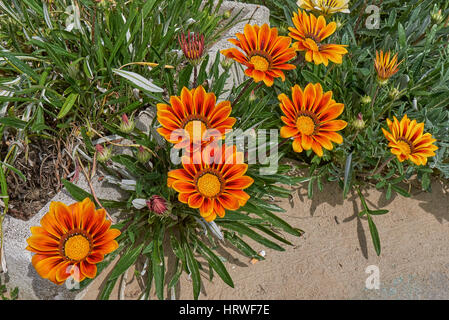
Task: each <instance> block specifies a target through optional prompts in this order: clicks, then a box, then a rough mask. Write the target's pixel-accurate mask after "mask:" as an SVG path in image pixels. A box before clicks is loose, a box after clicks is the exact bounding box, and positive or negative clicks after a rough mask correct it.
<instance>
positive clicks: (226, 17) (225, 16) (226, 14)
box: [223, 10, 231, 19]
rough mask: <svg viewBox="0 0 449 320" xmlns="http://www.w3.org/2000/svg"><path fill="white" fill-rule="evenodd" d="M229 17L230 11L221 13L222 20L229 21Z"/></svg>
mask: <svg viewBox="0 0 449 320" xmlns="http://www.w3.org/2000/svg"><path fill="white" fill-rule="evenodd" d="M230 17H231V10H226V11H225V12H223V18H224V19H229V18H230Z"/></svg>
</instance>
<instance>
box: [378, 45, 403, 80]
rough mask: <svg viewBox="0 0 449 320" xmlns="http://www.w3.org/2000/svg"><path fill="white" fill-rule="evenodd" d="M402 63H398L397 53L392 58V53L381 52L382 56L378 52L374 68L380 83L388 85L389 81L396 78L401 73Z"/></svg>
mask: <svg viewBox="0 0 449 320" xmlns="http://www.w3.org/2000/svg"><path fill="white" fill-rule="evenodd" d="M401 63H402V61H401V62H399V63H398V54H397V53H396V54H395V55H394V56H393V57H392V58H391V53H390V51H388V52H386V53H385V54H384V53H383V51H382V50H380V54H379V52H378V51H376V59H375V60H374V68H375V69H376V72H377V79H378V80H379V82H380V83H386V82H387V81H388V79H390V78H391V77H392V76H394V75H395V74H396V73H397V72H398V71H399V65H400V64H401Z"/></svg>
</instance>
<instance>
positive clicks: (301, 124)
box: [296, 116, 315, 136]
mask: <svg viewBox="0 0 449 320" xmlns="http://www.w3.org/2000/svg"><path fill="white" fill-rule="evenodd" d="M296 127H297V128H298V130H299V132H301V133H302V134H305V135H307V136H310V135H311V134H312V133H314V132H315V122H314V121H313V119H312V118H310V117H308V116H299V117H298V119H297V120H296Z"/></svg>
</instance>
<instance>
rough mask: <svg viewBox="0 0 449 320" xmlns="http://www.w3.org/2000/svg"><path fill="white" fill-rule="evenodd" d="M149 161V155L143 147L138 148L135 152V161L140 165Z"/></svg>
mask: <svg viewBox="0 0 449 320" xmlns="http://www.w3.org/2000/svg"><path fill="white" fill-rule="evenodd" d="M150 159H151V153H150V152H148V150H146V149H145V148H144V147H142V146H140V147H139V149H138V150H137V160H138V161H139V162H140V163H147V162H148V161H149V160H150Z"/></svg>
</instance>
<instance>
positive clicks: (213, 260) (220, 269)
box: [196, 238, 234, 288]
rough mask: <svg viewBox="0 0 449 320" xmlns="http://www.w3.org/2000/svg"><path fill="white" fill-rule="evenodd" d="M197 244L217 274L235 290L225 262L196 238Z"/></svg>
mask: <svg viewBox="0 0 449 320" xmlns="http://www.w3.org/2000/svg"><path fill="white" fill-rule="evenodd" d="M196 244H197V245H198V247H199V249H200V251H201V252H202V253H203V255H204V257H205V258H206V260H207V261H208V262H209V264H210V265H211V267H212V268H214V270H215V271H216V272H217V274H218V275H219V276H220V278H221V279H223V281H224V282H225V283H226V284H227V285H228V286H230V287H232V288H234V282H233V281H232V278H231V276H230V275H229V273H228V271H227V270H226V267H225V266H224V264H223V262H221V260H220V258H218V257H217V256H216V254H215V253H214V252H213V251H212V250H210V249H209V248H208V247H207V246H206V245H205V244H204V243H203V242H202V241H201V240H199V239H198V238H196Z"/></svg>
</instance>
